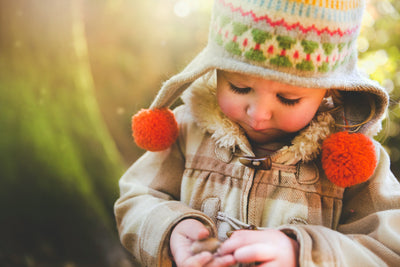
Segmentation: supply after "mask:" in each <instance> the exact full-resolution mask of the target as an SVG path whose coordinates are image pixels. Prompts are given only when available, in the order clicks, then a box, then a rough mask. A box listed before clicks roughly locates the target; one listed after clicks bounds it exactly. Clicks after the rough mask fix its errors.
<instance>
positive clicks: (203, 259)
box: [176, 251, 213, 267]
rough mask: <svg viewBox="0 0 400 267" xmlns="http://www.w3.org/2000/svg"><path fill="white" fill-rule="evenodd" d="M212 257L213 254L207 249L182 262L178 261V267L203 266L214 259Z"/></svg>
mask: <svg viewBox="0 0 400 267" xmlns="http://www.w3.org/2000/svg"><path fill="white" fill-rule="evenodd" d="M212 259H213V256H212V254H211V253H210V252H207V251H205V252H201V253H199V254H196V255H194V256H191V257H189V258H187V259H186V260H185V261H183V262H182V263H181V264H180V263H179V262H176V263H177V266H178V267H202V266H205V265H206V264H207V263H208V262H210V261H212Z"/></svg>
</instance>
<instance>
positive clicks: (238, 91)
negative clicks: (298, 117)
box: [229, 83, 300, 106]
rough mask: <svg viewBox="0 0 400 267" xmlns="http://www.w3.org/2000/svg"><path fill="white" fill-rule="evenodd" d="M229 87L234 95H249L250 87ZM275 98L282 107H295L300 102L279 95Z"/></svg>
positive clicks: (297, 99)
mask: <svg viewBox="0 0 400 267" xmlns="http://www.w3.org/2000/svg"><path fill="white" fill-rule="evenodd" d="M229 86H230V88H231V90H232V91H233V92H234V93H236V94H240V95H245V94H247V93H249V92H250V91H251V88H250V87H245V88H240V87H237V86H235V85H233V84H231V83H230V84H229ZM276 97H277V98H278V100H279V101H280V102H281V103H282V104H283V105H286V106H294V105H296V104H297V103H299V102H300V98H296V99H288V98H285V97H283V96H281V95H277V96H276Z"/></svg>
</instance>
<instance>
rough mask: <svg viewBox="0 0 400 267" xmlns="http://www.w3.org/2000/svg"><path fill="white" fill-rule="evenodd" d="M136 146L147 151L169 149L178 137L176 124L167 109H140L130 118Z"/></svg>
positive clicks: (172, 114) (171, 113)
mask: <svg viewBox="0 0 400 267" xmlns="http://www.w3.org/2000/svg"><path fill="white" fill-rule="evenodd" d="M132 136H133V138H134V140H135V142H136V144H137V145H138V146H139V147H141V148H143V149H146V150H149V151H161V150H165V149H167V148H169V147H170V146H171V145H172V144H173V143H174V142H175V140H176V139H177V137H178V123H177V122H176V120H175V116H174V113H173V112H172V111H171V110H170V109H168V108H161V109H142V110H140V111H139V112H138V113H137V114H135V115H134V116H133V117H132Z"/></svg>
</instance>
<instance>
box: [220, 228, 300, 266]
mask: <svg viewBox="0 0 400 267" xmlns="http://www.w3.org/2000/svg"><path fill="white" fill-rule="evenodd" d="M218 253H219V254H221V255H227V254H233V256H234V257H235V260H236V261H237V262H240V263H257V266H285V267H296V266H298V257H299V256H298V255H299V244H298V243H297V242H296V241H295V240H293V239H291V238H290V237H288V236H287V235H285V234H284V233H282V232H281V231H279V230H275V229H268V230H263V231H258V230H239V231H235V232H233V234H232V236H231V237H230V238H229V239H228V240H226V241H225V242H224V243H223V244H222V245H221V246H220V248H219V250H218Z"/></svg>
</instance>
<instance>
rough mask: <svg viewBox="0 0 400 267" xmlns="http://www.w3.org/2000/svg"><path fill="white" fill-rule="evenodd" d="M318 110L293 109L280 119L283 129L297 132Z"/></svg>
mask: <svg viewBox="0 0 400 267" xmlns="http://www.w3.org/2000/svg"><path fill="white" fill-rule="evenodd" d="M315 112H316V110H315V111H314V110H302V111H297V110H293V111H291V112H288V113H286V114H282V116H281V118H280V119H279V122H280V125H281V129H282V130H284V131H287V132H297V131H299V130H301V129H303V128H304V127H305V126H306V125H307V124H309V123H310V121H311V120H312V119H313V117H314V115H315Z"/></svg>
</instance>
